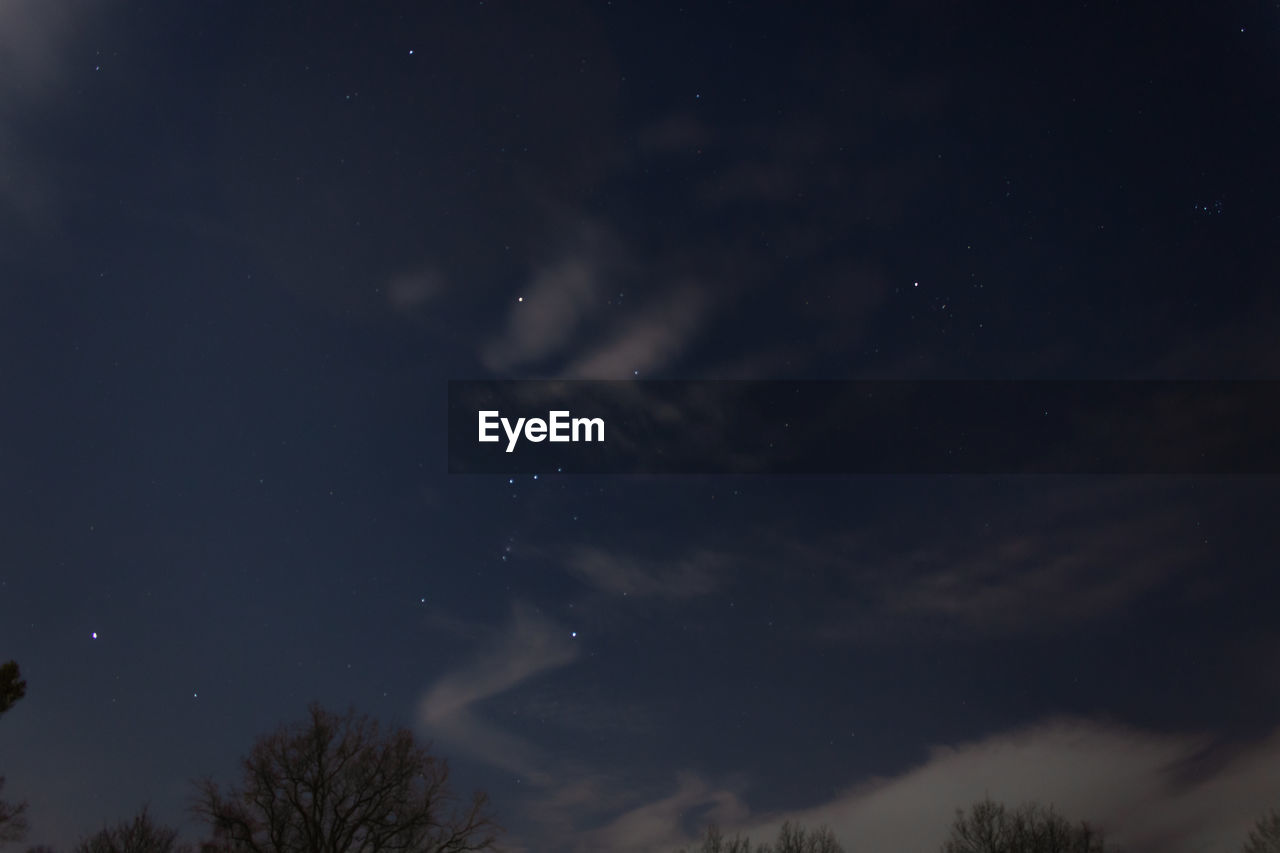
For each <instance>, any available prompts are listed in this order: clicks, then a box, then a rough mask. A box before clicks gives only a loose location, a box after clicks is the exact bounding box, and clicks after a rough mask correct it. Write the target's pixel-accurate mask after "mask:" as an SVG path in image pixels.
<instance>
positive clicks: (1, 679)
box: [0, 660, 27, 714]
mask: <svg viewBox="0 0 1280 853" xmlns="http://www.w3.org/2000/svg"><path fill="white" fill-rule="evenodd" d="M20 676H21V673H20V672H18V662H17V661H12V660H11V661H9V662H7V663H4V664H0V714H4V712H5V711H8V710H9V709H10V708H12V707H13V705H14V703H15V702H17V701H18V700H19V699H21V698H22V697H23V696H25V695H27V682H25V681H23V680H22V678H21V677H20Z"/></svg>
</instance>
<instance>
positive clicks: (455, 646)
mask: <svg viewBox="0 0 1280 853" xmlns="http://www.w3.org/2000/svg"><path fill="white" fill-rule="evenodd" d="M263 5H264V4H248V3H236V2H231V3H221V4H217V5H216V6H214V5H207V6H204V7H200V8H197V7H195V6H194V5H193V4H166V3H158V2H144V3H132V4H123V3H114V2H108V3H102V4H93V5H90V4H68V5H67V6H65V7H64V8H54V4H47V3H40V2H35V0H15V2H11V3H6V4H5V5H4V7H3V9H0V128H2V130H0V399H2V400H3V401H4V413H5V416H4V417H3V418H2V419H0V482H2V483H3V484H4V489H3V491H2V492H0V502H2V509H3V511H0V660H8V659H10V658H13V659H16V660H17V661H18V662H19V664H20V665H21V667H22V671H23V674H24V676H25V677H26V679H27V681H28V684H29V689H28V696H27V697H26V698H25V699H24V700H22V702H21V703H19V704H18V705H17V706H16V707H15V708H14V709H13V710H12V711H11V712H10V713H8V714H6V715H5V717H4V719H3V721H0V773H3V775H4V776H5V777H6V778H7V784H6V789H5V794H6V797H8V798H25V799H26V800H28V801H29V802H30V817H31V823H32V831H31V835H30V838H29V842H30V843H33V844H34V843H50V844H53V845H55V846H58V847H59V848H66V847H69V846H70V844H71V843H73V842H74V841H75V840H76V839H77V838H78V837H80V836H81V835H82V834H84V833H86V832H89V831H92V830H94V829H96V828H98V827H99V826H100V825H101V824H102V822H103V821H105V820H110V821H114V820H116V819H118V818H121V817H124V816H126V815H128V814H130V813H132V812H133V811H134V810H135V809H136V808H137V807H138V806H140V805H142V803H143V802H147V801H149V802H150V803H151V805H152V810H153V813H154V814H155V815H156V816H157V817H159V818H160V819H162V820H165V821H168V822H170V823H173V824H175V825H183V826H184V831H185V832H186V833H187V835H188V836H189V837H190V838H192V839H195V838H198V837H199V835H198V827H196V826H195V825H194V824H191V823H185V824H184V821H186V820H187V818H186V815H185V811H184V809H185V806H186V803H187V801H188V799H189V797H190V794H191V789H190V786H189V784H188V780H190V779H192V778H195V777H201V776H204V775H206V774H213V775H215V776H216V777H218V778H220V779H223V780H228V781H229V780H230V779H231V776H232V774H233V772H234V770H235V766H236V764H235V762H236V757H237V756H238V755H241V754H243V753H245V752H247V751H248V749H249V747H250V746H251V745H252V742H253V739H254V737H256V736H257V735H259V734H261V733H264V732H266V731H268V730H270V729H272V728H274V727H275V726H276V725H277V724H278V723H280V722H282V721H286V720H292V719H297V718H300V717H301V716H302V715H303V713H304V712H305V708H306V703H307V702H308V701H309V700H312V699H318V700H320V701H322V702H324V703H326V704H329V705H332V706H334V707H337V708H345V707H346V706H348V705H354V706H355V707H357V708H358V709H360V710H363V711H368V712H370V713H371V714H373V715H375V716H377V717H379V718H380V719H383V720H385V721H388V722H395V723H399V724H403V725H407V726H410V727H412V728H413V729H414V730H415V731H416V732H417V733H418V734H420V735H421V736H422V737H423V738H425V739H429V740H431V741H433V743H434V744H435V746H436V748H437V750H438V751H439V752H441V753H442V754H444V755H446V756H448V757H449V758H450V759H451V761H452V762H453V764H454V766H455V769H456V779H457V781H458V783H459V785H460V786H461V787H463V788H471V787H483V788H485V789H487V790H488V791H489V792H490V793H491V795H492V797H493V802H494V806H495V810H496V812H497V814H498V816H499V818H500V819H501V821H502V822H503V823H504V824H505V825H506V826H507V827H508V828H509V830H510V832H509V834H508V838H507V841H508V844H509V847H510V848H511V849H513V850H520V849H526V850H549V851H594V850H620V851H641V850H663V849H668V848H669V847H670V846H671V845H674V844H678V843H680V842H682V841H684V840H686V839H687V838H690V837H692V836H693V835H694V834H696V833H697V832H698V831H699V828H700V826H701V825H702V824H704V823H705V822H706V821H708V820H718V821H719V822H721V823H722V824H724V825H726V826H728V827H732V828H740V829H743V830H746V831H752V832H753V833H755V834H756V835H760V836H763V835H771V834H772V828H773V827H774V826H775V825H776V824H778V823H780V822H781V821H782V820H783V819H785V818H787V817H798V818H800V819H802V820H804V821H805V822H806V823H813V824H817V823H820V822H824V821H825V822H827V823H828V824H830V825H831V826H832V828H833V829H834V830H835V831H836V833H837V836H838V837H840V838H841V840H842V841H843V842H844V843H845V845H846V847H847V848H848V849H854V848H856V847H861V846H863V845H864V844H865V845H868V846H870V847H876V846H880V847H883V848H884V849H897V850H917V849H918V850H926V849H927V850H933V849H936V847H937V845H938V844H939V843H940V842H941V840H942V838H943V837H944V835H945V830H946V825H947V823H948V821H949V820H950V818H951V816H952V814H953V812H954V809H955V808H956V807H959V806H964V805H967V804H969V803H970V802H972V801H973V800H975V799H978V798H980V797H981V796H982V795H983V794H984V793H987V792H989V793H991V794H992V795H993V796H996V797H997V798H1002V799H1006V800H1008V801H1010V802H1016V801H1019V800H1021V799H1024V798H1038V799H1041V800H1044V801H1046V802H1047V801H1053V802H1055V803H1056V804H1057V805H1058V806H1059V808H1060V809H1061V810H1062V811H1064V812H1065V813H1067V814H1068V815H1070V816H1071V817H1073V818H1078V819H1088V820H1090V821H1093V822H1096V823H1099V824H1101V825H1102V826H1103V827H1105V828H1106V829H1108V830H1109V831H1110V832H1111V833H1112V834H1113V836H1114V837H1116V838H1117V839H1119V840H1121V841H1123V842H1127V844H1128V845H1129V847H1130V849H1133V850H1137V851H1142V850H1154V849H1160V850H1164V851H1169V850H1175V851H1182V850H1186V851H1190V850H1193V849H1197V848H1196V846H1195V845H1196V844H1198V843H1200V842H1202V841H1204V840H1206V839H1208V840H1212V841H1214V842H1215V843H1221V844H1223V845H1231V844H1235V843H1236V842H1238V840H1239V839H1240V838H1241V837H1242V834H1243V831H1244V829H1245V828H1246V827H1247V826H1248V825H1249V824H1250V823H1251V822H1252V821H1253V820H1254V819H1255V818H1256V817H1258V816H1259V815H1260V814H1262V813H1263V812H1265V811H1266V810H1267V809H1269V808H1274V807H1276V806H1280V800H1277V790H1280V779H1278V778H1277V777H1276V775H1275V774H1276V771H1275V769H1274V768H1275V767H1277V766H1280V761H1277V760H1276V759H1277V758H1280V728H1277V726H1278V725H1280V681H1277V675H1276V673H1277V672H1280V666H1278V664H1280V629H1277V627H1276V620H1275V616H1274V604H1273V602H1274V601H1276V600H1280V586H1278V585H1277V581H1276V579H1275V578H1276V573H1275V568H1276V554H1277V546H1278V545H1280V540H1278V537H1277V533H1276V526H1275V524H1274V516H1275V509H1276V507H1277V505H1278V504H1277V498H1280V493H1278V485H1277V483H1276V481H1275V479H1274V478H1267V477H1232V478H1228V477H1217V478H1207V477H1202V478H1192V477H1146V478H1140V477H1131V478H1124V477H1081V476H1062V477H1029V476H1028V477H982V476H974V477H942V476H936V477H929V476H921V477H809V478H802V477H793V478H765V477H757V478H752V477H738V478H731V477H719V478H716V477H670V478H628V477H604V476H601V477H585V476H581V477H556V476H543V477H540V478H539V479H538V480H536V481H535V480H533V479H532V478H531V477H529V476H520V477H516V478H514V481H513V482H511V481H509V479H508V478H507V477H495V476H448V475H446V474H445V473H444V471H445V450H446V436H445V430H444V426H445V425H444V415H445V390H446V384H445V383H446V381H447V380H449V379H486V378H546V377H572V378H601V379H626V378H631V377H634V376H637V375H639V376H641V377H643V378H688V379H694V378H731V379H761V380H766V379H782V378H786V379H805V378H821V379H832V378H848V379H975V378H1007V379H1062V378H1071V379H1095V378H1109V379H1173V378H1197V379H1225V378H1256V379H1276V378H1280V347H1278V346H1277V344H1276V341H1277V340H1278V339H1280V337H1278V336H1277V317H1280V301H1278V299H1277V295H1276V291H1275V288H1274V286H1273V283H1274V282H1276V281H1280V253H1278V252H1277V250H1276V247H1277V246H1278V245H1280V209H1278V208H1277V204H1276V199H1277V198H1280V192H1278V190H1280V186H1278V185H1277V184H1278V179H1280V172H1277V170H1276V168H1275V159H1274V157H1275V151H1277V150H1280V132H1278V131H1277V129H1276V127H1277V126H1276V124H1275V123H1274V116H1275V115H1277V114H1278V113H1280V82H1278V81H1280V7H1277V6H1276V5H1275V4H1274V3H1260V2H1259V3H1244V2H1242V3H1227V4H1201V6H1202V7H1203V8H1198V9H1190V8H1181V7H1179V8H1172V7H1169V6H1167V5H1157V4H1116V3H1094V2H1089V3H1071V4H1055V5H1053V6H1052V7H1051V8H1045V7H1044V6H1043V4H1032V5H1028V6H1026V7H1025V8H1022V9H1019V10H1012V11H1011V10H1009V9H996V8H995V7H992V6H962V5H955V4H929V3H920V2H908V3H897V4H892V5H889V4H873V5H858V4H855V5H847V4H830V5H822V4H818V5H810V6H808V7H807V8H806V9H805V10H802V11H798V10H795V9H790V8H783V7H782V6H781V5H766V4H751V3H748V4H738V3H714V4H712V3H708V4H687V5H685V6H677V5H674V4H650V3H633V2H623V0H613V2H591V3H539V4H514V3H503V2H484V3H461V2H459V3H441V4H408V3H404V4H394V3H387V4H378V5H377V9H376V10H374V9H372V8H370V7H367V6H364V5H362V6H360V7H359V8H357V7H356V6H354V5H349V4H348V5H343V4H312V3H302V4H285V3H278V4H265V6H266V8H263ZM1188 5H1190V4H1188ZM1153 430H1154V431H1155V432H1156V433H1158V425H1155V426H1153ZM95 634H96V637H95ZM15 849H16V847H15Z"/></svg>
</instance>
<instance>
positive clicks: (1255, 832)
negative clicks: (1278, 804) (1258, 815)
mask: <svg viewBox="0 0 1280 853" xmlns="http://www.w3.org/2000/svg"><path fill="white" fill-rule="evenodd" d="M1241 849H1242V853H1280V813H1277V812H1272V813H1271V814H1269V815H1267V816H1266V817H1264V818H1262V819H1260V820H1259V821H1258V822H1257V823H1256V824H1254V825H1253V829H1252V830H1250V832H1249V840H1248V841H1246V842H1245V843H1244V847H1243V848H1241Z"/></svg>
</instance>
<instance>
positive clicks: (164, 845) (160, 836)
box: [73, 806, 191, 853]
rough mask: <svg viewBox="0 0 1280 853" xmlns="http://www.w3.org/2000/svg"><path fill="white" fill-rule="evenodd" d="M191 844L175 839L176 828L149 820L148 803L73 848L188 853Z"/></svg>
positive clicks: (80, 852) (78, 852)
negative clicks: (136, 812) (132, 814)
mask: <svg viewBox="0 0 1280 853" xmlns="http://www.w3.org/2000/svg"><path fill="white" fill-rule="evenodd" d="M190 850H191V847H190V845H187V844H179V843H178V831H177V830H176V829H171V828H169V827H167V826H160V825H159V824H157V823H155V822H154V821H152V820H151V816H150V815H148V814H147V807H146V806H143V807H142V811H140V812H138V814H136V815H134V817H133V819H132V820H122V821H120V823H118V824H116V825H115V826H114V827H104V828H103V829H100V830H98V831H97V832H95V833H94V834H93V835H90V836H89V837H88V838H85V839H83V840H82V841H81V842H80V843H79V844H77V845H76V846H75V847H74V848H73V853H190Z"/></svg>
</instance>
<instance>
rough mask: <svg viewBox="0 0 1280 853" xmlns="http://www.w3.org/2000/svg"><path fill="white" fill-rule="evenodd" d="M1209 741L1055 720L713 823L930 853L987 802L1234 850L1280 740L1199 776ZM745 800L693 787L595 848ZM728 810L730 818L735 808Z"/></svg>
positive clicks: (1277, 759)
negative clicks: (794, 829)
mask: <svg viewBox="0 0 1280 853" xmlns="http://www.w3.org/2000/svg"><path fill="white" fill-rule="evenodd" d="M1209 744H1210V742H1209V739H1207V738H1206V737H1203V736H1198V735H1163V734H1154V733H1149V732H1142V731H1136V730H1133V729H1128V728H1122V727H1118V726H1114V725H1108V724H1104V723H1097V722H1091V721H1085V720H1073V719H1057V720H1049V721H1046V722H1044V723H1041V724H1039V725H1036V726H1033V727H1029V728H1026V729H1022V730H1018V731H1014V732H1009V733H1005V734H999V735H995V736H992V737H988V738H985V739H982V740H979V741H975V742H971V743H967V744H962V745H959V746H953V747H938V748H936V749H934V750H933V751H932V754H931V755H930V757H929V759H928V760H927V761H926V762H925V763H923V764H922V765H920V766H919V767H917V768H915V769H913V770H909V771H907V772H905V773H903V774H901V775H899V776H895V777H892V778H888V779H877V780H873V781H870V782H867V783H865V784H862V785H859V786H856V787H852V788H850V789H848V790H846V791H844V792H843V793H841V794H839V795H837V796H836V797H834V798H833V799H832V800H830V801H829V802H826V803H822V804H819V805H816V806H814V807H812V808H807V809H801V810H796V811H790V812H786V813H778V814H768V815H761V816H759V817H757V818H755V819H747V818H739V819H736V820H724V819H718V818H716V817H712V816H710V815H708V816H707V818H706V820H707V821H712V820H716V821H717V822H719V823H720V824H721V826H722V828H723V829H725V830H726V832H728V833H729V834H733V833H734V832H742V833H744V834H748V835H750V836H751V837H752V838H753V839H755V840H757V841H760V840H771V839H772V838H773V836H774V835H775V834H776V832H777V829H778V827H779V826H780V825H781V824H782V822H783V821H785V820H792V821H799V822H801V823H803V824H804V825H805V826H808V827H817V826H819V825H823V824H825V825H826V826H828V827H830V828H831V829H832V831H833V832H834V833H835V835H836V837H837V838H838V839H840V840H841V842H842V843H843V844H844V845H845V846H846V848H848V849H851V850H852V849H867V850H897V851H904V853H908V852H909V851H929V853H933V852H934V851H936V850H937V849H938V848H939V846H940V845H941V843H942V841H943V840H944V839H945V838H946V836H947V833H948V830H949V828H950V824H951V821H952V820H953V819H954V816H955V810H956V809H957V808H961V807H967V806H969V805H971V804H972V803H974V802H976V801H978V800H980V799H982V798H983V797H985V796H988V795H989V796H990V797H991V798H992V799H994V800H997V801H1001V802H1004V803H1006V804H1009V805H1015V804H1019V803H1023V802H1027V801H1032V800H1034V801H1038V802H1040V803H1043V804H1046V805H1048V804H1052V805H1053V806H1054V808H1055V809H1056V810H1057V811H1058V812H1059V813H1061V814H1063V815H1065V816H1066V817H1067V818H1068V819H1070V820H1073V821H1078V820H1087V821H1089V822H1090V823H1091V824H1092V825H1094V826H1096V827H1099V828H1101V829H1102V830H1103V831H1104V832H1106V834H1107V836H1108V838H1109V839H1110V840H1112V841H1114V842H1116V843H1117V844H1118V845H1119V846H1121V847H1123V848H1124V849H1126V850H1129V851H1131V853H1148V851H1149V853H1156V851H1160V853H1202V851H1208V850H1215V851H1216V850H1223V849H1238V848H1239V846H1240V843H1241V842H1242V841H1243V840H1244V837H1245V835H1246V834H1247V832H1248V829H1249V827H1250V826H1252V824H1253V822H1254V821H1255V820H1256V819H1257V818H1258V817H1260V816H1262V815H1264V814H1265V813H1267V812H1268V811H1269V810H1270V809H1273V808H1275V807H1276V805H1277V803H1276V799H1275V797H1276V793H1275V792H1276V791H1278V790H1280V730H1277V731H1276V732H1274V733H1272V734H1271V736H1270V737H1268V738H1267V739H1266V740H1264V741H1263V742H1261V743H1258V744H1254V745H1252V747H1251V748H1250V749H1249V750H1248V751H1247V752H1244V751H1242V752H1239V753H1236V754H1231V755H1228V756H1226V757H1225V759H1223V760H1219V761H1218V762H1216V764H1215V765H1214V766H1213V767H1212V768H1211V769H1209V770H1205V771H1203V772H1201V773H1199V774H1192V773H1191V772H1189V771H1188V768H1189V767H1192V766H1194V763H1195V762H1196V760H1197V759H1198V758H1201V757H1203V756H1204V755H1205V753H1206V749H1207V748H1208V747H1209ZM737 802H738V799H737V795H736V794H734V793H732V792H729V791H716V790H713V789H711V788H710V787H708V786H707V785H706V784H705V783H702V782H700V781H699V780H697V779H694V778H690V777H682V778H681V779H680V780H679V783H678V787H677V790H676V792H675V793H674V794H672V795H670V796H668V797H664V798H662V799H659V800H656V801H654V802H651V803H648V804H645V805H643V806H639V807H636V808H633V809H632V810H631V811H629V812H627V813H626V814H624V815H622V816H621V817H619V818H618V819H616V820H615V821H613V822H612V823H611V824H610V825H609V826H607V827H605V828H604V829H602V830H598V831H596V832H595V833H594V834H593V837H599V838H607V839H609V840H610V842H611V843H610V845H609V849H612V850H617V851H631V852H632V853H640V851H665V850H671V849H674V848H675V847H677V846H679V845H680V844H688V843H690V842H691V841H692V840H693V839H692V837H691V836H690V835H689V834H688V833H687V832H686V831H685V830H684V829H682V823H683V821H682V815H684V814H685V813H686V812H687V811H688V810H690V809H691V808H694V807H697V806H699V805H700V804H708V803H712V804H722V805H728V804H734V803H737ZM729 811H732V810H731V809H730V810H729Z"/></svg>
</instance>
